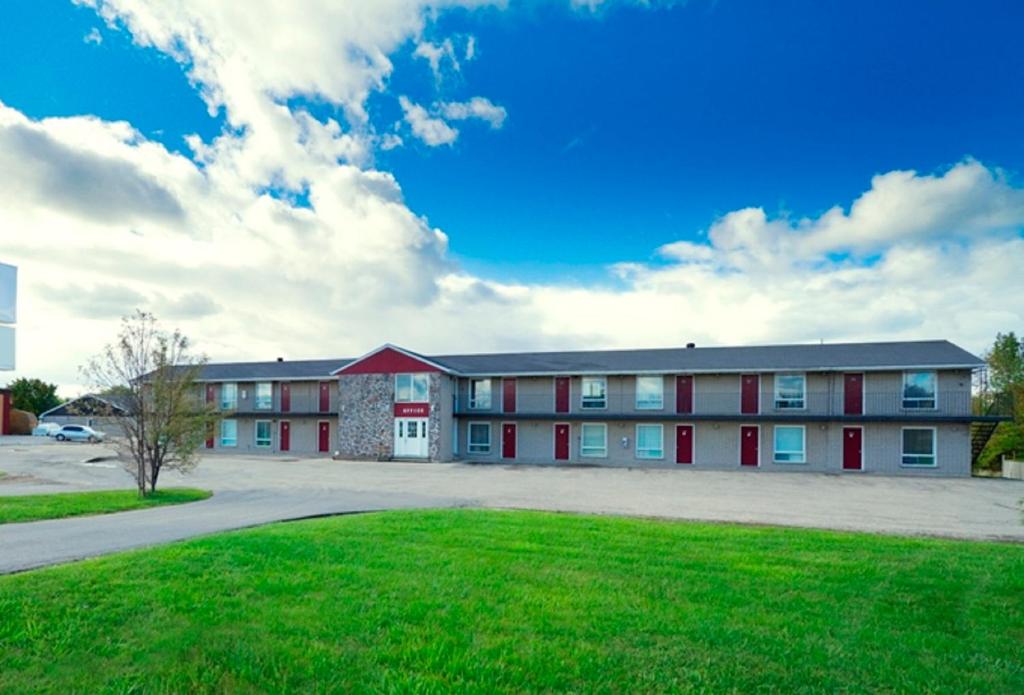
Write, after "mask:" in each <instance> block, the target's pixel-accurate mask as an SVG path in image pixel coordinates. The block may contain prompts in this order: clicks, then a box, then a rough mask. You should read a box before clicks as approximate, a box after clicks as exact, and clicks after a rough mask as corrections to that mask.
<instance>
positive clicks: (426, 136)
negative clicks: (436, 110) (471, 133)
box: [399, 96, 459, 147]
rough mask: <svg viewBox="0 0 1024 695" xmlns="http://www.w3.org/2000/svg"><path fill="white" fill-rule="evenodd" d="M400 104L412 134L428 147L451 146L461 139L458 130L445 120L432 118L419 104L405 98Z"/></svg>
mask: <svg viewBox="0 0 1024 695" xmlns="http://www.w3.org/2000/svg"><path fill="white" fill-rule="evenodd" d="M399 103H400V104H401V105H402V112H403V113H404V114H405V122H406V123H408V124H409V127H410V128H412V134H413V135H415V136H416V137H417V138H419V139H420V140H422V141H423V142H424V143H426V144H427V145H430V146H431V147H438V146H439V145H450V144H452V143H453V142H455V140H456V139H457V138H458V137H459V131H458V130H457V129H455V128H452V127H451V126H450V125H448V124H447V123H445V122H444V120H443V119H441V118H437V117H436V116H431V115H430V113H429V112H428V111H427V110H426V109H425V108H423V107H422V106H420V105H419V104H414V103H413V102H411V101H409V99H408V98H406V97H404V96H402V97H399Z"/></svg>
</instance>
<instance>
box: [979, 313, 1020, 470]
mask: <svg viewBox="0 0 1024 695" xmlns="http://www.w3.org/2000/svg"><path fill="white" fill-rule="evenodd" d="M985 361H986V362H988V372H989V386H990V388H991V389H992V393H991V396H990V398H989V402H990V403H991V404H992V405H993V406H994V410H997V411H999V412H998V414H1000V415H1011V416H1013V421H1012V422H1001V423H999V427H997V428H996V431H995V432H994V433H993V434H992V438H991V439H989V441H988V444H987V445H986V446H985V450H984V451H983V452H982V454H981V456H980V457H979V460H978V464H979V465H980V466H982V467H986V468H988V467H993V466H996V465H998V463H999V461H1000V459H1002V457H1003V456H1004V455H1006V456H1022V455H1024V341H1022V340H1020V339H1019V338H1017V336H1016V334H1015V333H1014V332H1013V331H1010V332H1009V333H1006V334H1003V333H997V334H996V340H995V343H994V344H993V345H992V349H991V350H989V351H988V353H986V355H985Z"/></svg>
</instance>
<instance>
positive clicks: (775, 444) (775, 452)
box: [772, 425, 807, 463]
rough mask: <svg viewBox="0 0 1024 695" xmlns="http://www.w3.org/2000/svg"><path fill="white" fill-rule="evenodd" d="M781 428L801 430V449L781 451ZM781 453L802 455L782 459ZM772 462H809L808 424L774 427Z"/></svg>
mask: <svg viewBox="0 0 1024 695" xmlns="http://www.w3.org/2000/svg"><path fill="white" fill-rule="evenodd" d="M781 429H793V430H800V451H780V450H779V435H778V432H779V430H781ZM779 454H783V455H787V456H794V455H798V454H799V456H800V458H799V459H780V458H779ZM772 463H807V426H806V425H775V426H774V427H772Z"/></svg>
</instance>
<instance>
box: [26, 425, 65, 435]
mask: <svg viewBox="0 0 1024 695" xmlns="http://www.w3.org/2000/svg"><path fill="white" fill-rule="evenodd" d="M58 432H60V425H58V424H57V423H56V422H40V423H39V424H38V425H36V426H35V428H34V429H33V430H32V436H33V437H52V436H54V435H55V434H57V433H58Z"/></svg>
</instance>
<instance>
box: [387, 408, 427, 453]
mask: <svg viewBox="0 0 1024 695" xmlns="http://www.w3.org/2000/svg"><path fill="white" fill-rule="evenodd" d="M428 451H429V440H428V439H427V418H412V417H400V418H395V457H396V458H427V455H428Z"/></svg>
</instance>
